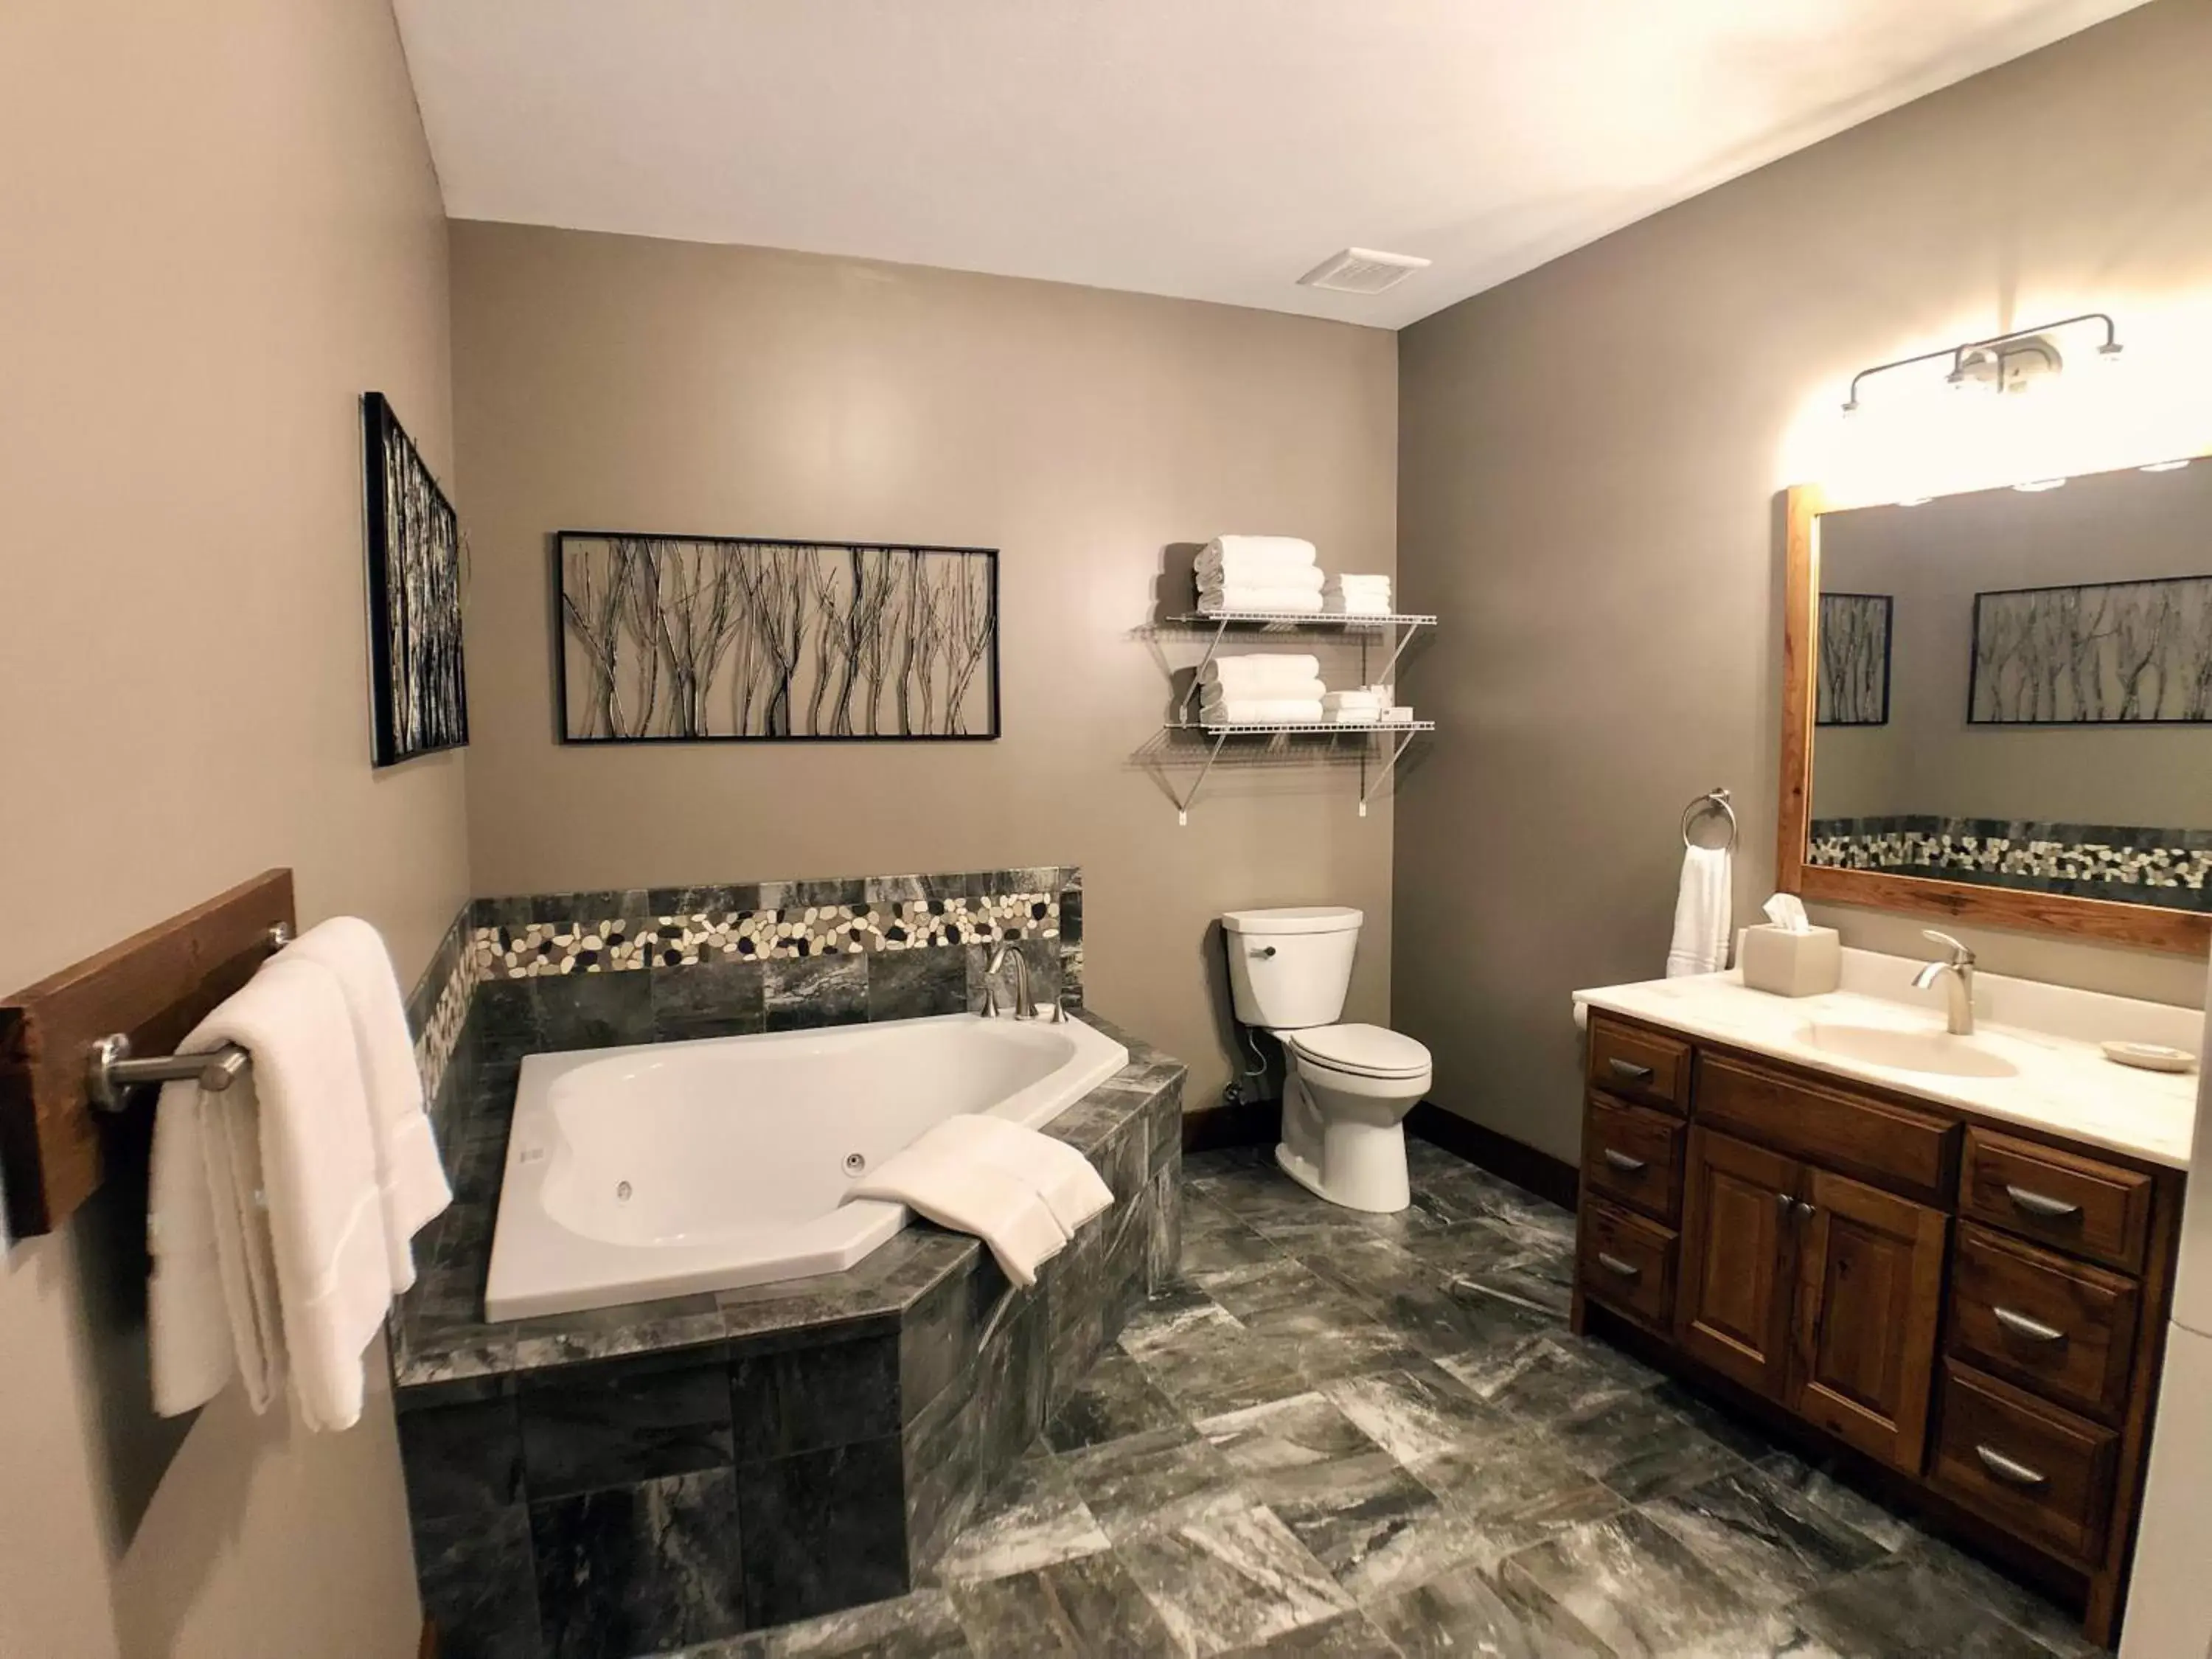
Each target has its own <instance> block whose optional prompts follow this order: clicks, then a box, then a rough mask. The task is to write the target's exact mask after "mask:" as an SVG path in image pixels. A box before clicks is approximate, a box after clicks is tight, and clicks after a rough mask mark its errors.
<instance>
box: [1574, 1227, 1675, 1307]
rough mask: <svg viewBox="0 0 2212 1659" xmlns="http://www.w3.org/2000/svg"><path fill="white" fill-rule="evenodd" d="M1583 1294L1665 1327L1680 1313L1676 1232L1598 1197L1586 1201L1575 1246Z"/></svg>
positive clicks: (1577, 1274)
mask: <svg viewBox="0 0 2212 1659" xmlns="http://www.w3.org/2000/svg"><path fill="white" fill-rule="evenodd" d="M1575 1255H1576V1261H1575V1273H1576V1278H1577V1282H1579V1283H1580V1285H1582V1288H1583V1295H1584V1296H1587V1297H1589V1298H1590V1299H1591V1300H1592V1301H1594V1302H1602V1303H1603V1304H1605V1305H1606V1306H1607V1307H1608V1308H1613V1309H1617V1310H1619V1311H1620V1312H1622V1313H1625V1314H1626V1315H1627V1316H1629V1317H1630V1318H1631V1319H1634V1320H1637V1321H1638V1322H1641V1323H1643V1324H1645V1325H1648V1326H1650V1328H1652V1329H1653V1330H1656V1331H1663V1330H1665V1329H1666V1328H1667V1327H1668V1322H1670V1321H1671V1320H1672V1319H1673V1317H1674V1232H1673V1231H1672V1230H1671V1229H1669V1228H1666V1227H1662V1226H1658V1225H1655V1224H1654V1223H1652V1222H1650V1221H1646V1220H1645V1219H1644V1218H1643V1217H1641V1216H1634V1215H1631V1214H1629V1212H1627V1211H1626V1210H1617V1209H1615V1208H1613V1206H1611V1205H1610V1204H1607V1203H1603V1202H1601V1201H1600V1200H1596V1199H1587V1200H1584V1201H1583V1207H1582V1215H1581V1217H1580V1218H1579V1221H1578V1224H1577V1235H1576V1247H1575Z"/></svg>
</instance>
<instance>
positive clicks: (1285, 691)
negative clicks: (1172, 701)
mask: <svg viewBox="0 0 2212 1659" xmlns="http://www.w3.org/2000/svg"><path fill="white" fill-rule="evenodd" d="M1327 694H1328V687H1327V686H1325V685H1323V684H1322V683H1321V681H1320V680H1318V679H1310V680H1265V681H1258V682H1255V683H1254V684H1249V685H1209V686H1207V687H1206V689H1205V690H1203V691H1201V692H1200V694H1199V701H1200V702H1205V703H1217V702H1249V701H1251V700H1252V699H1253V698H1255V697H1259V698H1264V699H1266V700H1267V702H1285V701H1286V700H1287V701H1290V702H1326V701H1328V696H1327Z"/></svg>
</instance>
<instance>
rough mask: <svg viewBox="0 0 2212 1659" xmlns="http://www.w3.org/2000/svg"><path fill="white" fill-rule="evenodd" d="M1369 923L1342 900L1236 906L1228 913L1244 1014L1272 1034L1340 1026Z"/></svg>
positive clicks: (1233, 982)
mask: <svg viewBox="0 0 2212 1659" xmlns="http://www.w3.org/2000/svg"><path fill="white" fill-rule="evenodd" d="M1365 920H1366V918H1365V917H1364V916H1363V915H1361V914H1360V913H1359V912H1358V911H1357V910H1353V909H1349V908H1345V907H1343V906H1340V905H1314V906H1307V907H1304V908H1296V909H1287V910H1231V912H1230V913H1229V914H1228V915H1225V916H1224V917H1222V919H1221V927H1222V933H1223V935H1224V937H1225V939H1226V941H1227V944H1228V947H1229V988H1230V991H1231V994H1233V995H1234V997H1235V999H1236V1002H1237V1018H1238V1019H1239V1020H1241V1021H1243V1023H1244V1024H1247V1025H1257V1026H1260V1027H1261V1028H1262V1029H1263V1030H1270V1031H1295V1030H1303V1029H1304V1028H1305V1027H1307V1026H1311V1025H1334V1024H1336V1022H1337V1019H1338V1018H1339V1017H1340V1016H1341V1015H1342V1014H1343V1012H1344V994H1345V992H1346V990H1347V989H1349V988H1350V987H1351V984H1352V951H1353V950H1354V949H1355V948H1356V947H1357V946H1358V943H1359V924H1360V923H1361V922H1363V921H1365Z"/></svg>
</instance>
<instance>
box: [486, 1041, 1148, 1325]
mask: <svg viewBox="0 0 2212 1659" xmlns="http://www.w3.org/2000/svg"><path fill="white" fill-rule="evenodd" d="M1127 1060H1128V1051H1127V1049H1125V1048H1122V1046H1121V1044H1120V1043H1118V1042H1115V1041H1114V1040H1113V1039H1112V1038H1111V1037H1109V1036H1106V1035H1105V1034H1104V1033H1103V1032H1101V1031H1099V1030H1095V1029H1094V1028H1092V1027H1091V1026H1089V1025H1085V1024H1081V1023H1080V1022H1079V1021H1073V1020H1071V1021H1068V1022H1066V1024H1051V1025H1048V1024H1033V1023H1030V1022H1029V1021H1015V1020H1012V1019H984V1018H981V1017H979V1016H977V1015H975V1014H949V1015H945V1016H943V1017H940V1018H932V1019H902V1020H886V1021H884V1022H882V1023H880V1024H872V1025H845V1026H835V1027H829V1028H827V1029H823V1030H805V1031H782V1032H775V1033H771V1034H769V1035H766V1036H732V1037H712V1038H708V1039H705V1040H702V1041H699V1042H662V1043H646V1044H641V1045H639V1046H636V1047H634V1048H594V1049H588V1050H586V1051H584V1052H581V1053H576V1054H532V1055H530V1056H529V1057H528V1058H527V1059H526V1060H524V1061H523V1062H522V1074H521V1081H520V1086H519V1087H518V1089H517V1091H516V1094H515V1102H514V1127H513V1132H512V1133H510V1134H509V1136H508V1138H507V1176H506V1182H505V1184H504V1186H503V1187H502V1188H501V1192H500V1200H499V1221H498V1225H497V1227H496V1229H495V1232H494V1234H493V1237H492V1250H491V1272H490V1275H489V1281H488V1283H487V1285H486V1286H485V1291H484V1317H485V1318H486V1319H487V1320H489V1321H492V1322H498V1321H501V1320H507V1319H521V1318H527V1317H529V1316H532V1315H536V1314H554V1313H575V1312H580V1311H581V1310H585V1309H587V1308H604V1307H610V1306H612V1305H614V1304H618V1303H625V1302H647V1301H651V1300H653V1298H655V1297H668V1296H683V1295H685V1294H688V1293H690V1292H692V1291H722V1290H733V1289H735V1288H737V1287H738V1285H757V1284H762V1283H764V1282H765V1281H767V1280H769V1279H796V1278H800V1277H803V1276H805V1275H806V1274H809V1273H836V1272H838V1271H839V1270H841V1269H842V1268H846V1267H851V1266H852V1265H853V1264H854V1262H856V1261H860V1258H861V1257H863V1256H865V1255H867V1254H868V1252H869V1251H871V1250H872V1249H876V1247H877V1246H878V1245H880V1244H883V1243H886V1242H887V1241H888V1240H890V1239H891V1238H892V1237H895V1236H896V1234H897V1233H898V1231H899V1230H900V1229H901V1228H902V1227H904V1226H905V1225H906V1223H907V1212H906V1209H905V1206H902V1205H898V1204H893V1203H890V1202H887V1201H884V1200H876V1199H855V1200H852V1201H851V1202H849V1203H848V1202H846V1201H845V1198H844V1194H845V1191H846V1189H847V1188H848V1187H849V1186H850V1185H851V1184H852V1182H854V1180H855V1179H856V1178H857V1177H858V1176H860V1173H861V1172H863V1171H864V1170H872V1169H875V1168H876V1167H877V1166H878V1165H879V1164H882V1163H883V1161H884V1159H885V1158H889V1157H890V1156H891V1154H892V1153H894V1152H898V1151H900V1150H901V1149H902V1148H903V1147H905V1146H908V1144H909V1143H910V1142H912V1141H913V1140H915V1139H916V1138H917V1137H919V1136H920V1135H921V1133H922V1132H923V1131H924V1130H925V1129H927V1128H928V1127H930V1126H931V1125H933V1124H934V1123H936V1122H938V1121H940V1120H942V1119H945V1118H947V1117H951V1116H952V1115H954V1114H956V1113H960V1112H987V1113H989V1114H990V1115H993V1116H994V1117H1004V1118H1011V1119H1012V1120H1013V1121H1015V1122H1017V1123H1019V1124H1024V1125H1025V1126H1027V1127H1030V1128H1041V1127H1043V1126H1044V1125H1045V1124H1047V1123H1049V1122H1051V1121H1052V1120H1053V1119H1054V1117H1056V1116H1058V1115H1060V1111H1061V1110H1062V1109H1065V1108H1066V1107H1067V1106H1069V1105H1072V1104H1073V1103H1074V1102H1075V1101H1077V1100H1079V1099H1080V1098H1081V1097H1083V1096H1084V1095H1085V1094H1087V1093H1088V1092H1089V1091H1091V1090H1092V1089H1094V1088H1096V1087H1097V1085H1099V1084H1101V1083H1103V1082H1104V1081H1105V1080H1106V1079H1108V1078H1109V1077H1111V1076H1112V1075H1113V1074H1114V1073H1115V1072H1118V1071H1119V1070H1121V1067H1122V1066H1124V1065H1125V1064H1127Z"/></svg>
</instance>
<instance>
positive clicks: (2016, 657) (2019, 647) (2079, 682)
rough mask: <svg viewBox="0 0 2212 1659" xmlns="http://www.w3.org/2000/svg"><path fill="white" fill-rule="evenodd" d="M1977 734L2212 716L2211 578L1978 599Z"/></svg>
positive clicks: (1971, 716) (2196, 720)
mask: <svg viewBox="0 0 2212 1659" xmlns="http://www.w3.org/2000/svg"><path fill="white" fill-rule="evenodd" d="M1967 719H1968V720H1970V721H1971V722H1972V723H1973V724H1975V725H1977V726H2100V725H2108V724H2110V725H2130V726H2172V725H2192V724H2201V723H2203V722H2204V721H2207V720H2212V576H2169V577H2162V578H2159V579H2157V580H2149V581H2138V582H2098V583H2092V584H2088V585H2085V586H2076V587H2028V588H2018V589H2014V590H2012V591H2009V592H1992V593H1977V594H1976V595H1974V652H1973V685H1972V690H1971V692H1970V693H1969V696H1968V698H1967Z"/></svg>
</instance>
